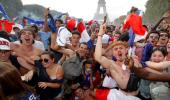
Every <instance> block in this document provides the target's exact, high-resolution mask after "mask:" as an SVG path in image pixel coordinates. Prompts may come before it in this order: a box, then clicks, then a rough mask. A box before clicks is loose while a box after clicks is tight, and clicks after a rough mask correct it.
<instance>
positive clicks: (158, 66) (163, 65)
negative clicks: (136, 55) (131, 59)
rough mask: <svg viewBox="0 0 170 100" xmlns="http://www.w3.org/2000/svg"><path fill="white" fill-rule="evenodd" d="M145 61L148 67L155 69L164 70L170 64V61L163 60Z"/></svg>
mask: <svg viewBox="0 0 170 100" xmlns="http://www.w3.org/2000/svg"><path fill="white" fill-rule="evenodd" d="M145 63H146V65H147V66H148V67H150V68H152V69H155V70H164V69H166V68H167V67H169V66H170V61H163V62H159V63H156V62H151V61H146V62H145Z"/></svg>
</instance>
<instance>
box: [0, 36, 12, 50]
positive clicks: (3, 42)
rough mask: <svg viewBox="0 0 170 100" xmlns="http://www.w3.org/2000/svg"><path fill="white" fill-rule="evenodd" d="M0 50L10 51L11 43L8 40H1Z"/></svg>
mask: <svg viewBox="0 0 170 100" xmlns="http://www.w3.org/2000/svg"><path fill="white" fill-rule="evenodd" d="M0 50H10V42H9V41H8V40H7V39H4V38H0Z"/></svg>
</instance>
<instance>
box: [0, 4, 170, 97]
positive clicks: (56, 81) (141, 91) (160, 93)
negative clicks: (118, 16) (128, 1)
mask: <svg viewBox="0 0 170 100" xmlns="http://www.w3.org/2000/svg"><path fill="white" fill-rule="evenodd" d="M137 10H138V9H137V8H134V7H132V9H131V11H130V13H131V14H137ZM49 13H50V12H49V9H46V10H45V12H44V21H45V23H44V26H43V28H39V27H38V26H37V25H28V26H24V28H20V27H17V26H15V27H13V31H14V32H15V34H10V33H7V32H5V31H3V30H1V31H0V100H169V99H170V83H168V82H170V68H169V67H170V21H169V17H170V16H164V17H163V20H161V22H160V24H159V25H158V27H156V28H154V29H153V28H150V27H147V25H144V26H145V29H146V30H147V31H148V33H147V34H146V37H144V38H141V39H140V40H138V41H135V42H134V45H133V50H131V51H129V50H130V49H129V48H130V46H129V44H128V40H130V36H129V33H128V31H127V30H123V28H122V27H123V26H114V25H107V23H106V22H104V23H102V24H98V23H96V22H95V23H92V24H85V25H86V30H87V33H88V34H89V36H90V42H91V43H92V46H91V47H89V43H88V42H84V41H83V42H82V37H83V36H82V33H80V32H79V31H78V30H77V28H76V27H73V28H70V27H68V25H66V23H63V21H62V20H61V19H54V24H55V27H52V26H50V24H51V23H52V22H51V23H49V17H50V16H49ZM129 53H130V54H129Z"/></svg>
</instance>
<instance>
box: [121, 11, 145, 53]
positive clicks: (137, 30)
mask: <svg viewBox="0 0 170 100" xmlns="http://www.w3.org/2000/svg"><path fill="white" fill-rule="evenodd" d="M123 30H128V32H129V41H128V42H129V46H130V49H129V56H131V55H134V47H133V46H134V42H137V41H139V40H142V39H145V37H146V35H147V31H146V29H145V28H144V27H143V24H142V11H140V10H138V11H137V12H136V13H131V14H129V15H128V16H127V18H126V19H125V23H124V25H123Z"/></svg>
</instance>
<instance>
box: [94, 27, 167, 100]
mask: <svg viewBox="0 0 170 100" xmlns="http://www.w3.org/2000/svg"><path fill="white" fill-rule="evenodd" d="M105 29H106V25H105V24H103V25H101V27H100V31H99V34H98V39H97V44H96V48H95V55H94V56H95V60H96V61H98V62H99V63H100V64H101V65H102V66H103V67H104V68H109V70H110V73H111V76H112V78H114V79H115V81H116V82H117V84H118V87H119V88H120V89H121V90H120V91H116V90H115V89H113V90H112V91H115V92H117V93H118V92H119V93H121V94H122V95H121V96H123V97H125V98H126V99H128V98H129V99H128V100H136V99H137V100H138V98H136V97H133V95H137V93H138V92H137V89H132V90H130V91H129V89H128V86H129V82H130V81H131V70H130V68H128V66H127V65H125V64H124V63H125V60H126V58H127V51H128V48H127V46H126V44H125V43H123V42H121V41H119V42H115V43H114V44H113V45H112V47H113V48H112V50H113V51H112V53H113V56H114V57H115V58H116V61H113V60H110V59H108V58H106V57H104V56H102V35H103V34H104V33H105ZM133 60H134V66H137V67H141V64H140V63H139V61H138V60H137V58H135V57H133ZM134 69H135V70H134V71H135V73H136V72H137V73H136V74H137V75H138V76H139V77H141V78H144V79H149V80H157V81H158V80H160V81H162V80H164V81H165V80H166V81H168V80H169V79H168V74H166V75H164V76H166V79H163V77H162V75H157V74H154V75H155V76H154V75H153V73H149V72H147V71H146V70H144V69H142V68H134ZM143 73H145V74H143ZM158 77H159V78H158ZM124 90H125V91H126V92H125V91H124ZM111 95H114V96H115V95H116V94H115V93H111ZM127 95H130V97H129V96H127ZM118 97H119V96H118Z"/></svg>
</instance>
